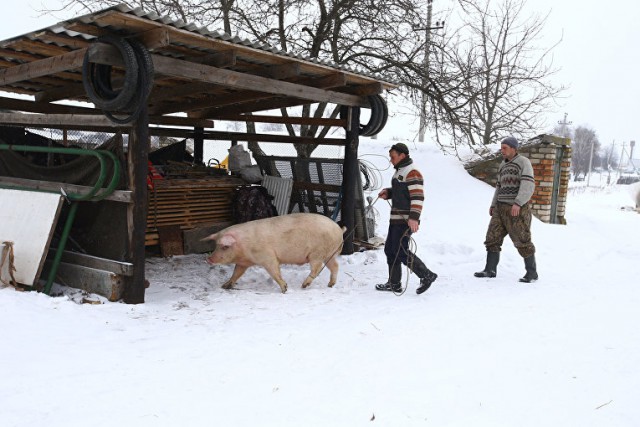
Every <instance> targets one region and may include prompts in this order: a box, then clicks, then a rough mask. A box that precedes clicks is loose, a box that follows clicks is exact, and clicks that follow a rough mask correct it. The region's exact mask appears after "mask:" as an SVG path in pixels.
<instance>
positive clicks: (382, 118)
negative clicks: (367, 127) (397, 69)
mask: <svg viewBox="0 0 640 427" xmlns="http://www.w3.org/2000/svg"><path fill="white" fill-rule="evenodd" d="M370 101H372V102H374V103H375V104H376V107H375V108H377V109H378V120H377V122H376V123H375V124H374V126H373V129H371V131H370V133H369V135H368V136H374V135H377V134H379V133H380V131H381V130H382V129H384V127H385V126H386V124H387V119H388V117H389V109H388V108H387V103H386V102H384V98H382V97H381V96H380V95H372V96H371V97H370Z"/></svg>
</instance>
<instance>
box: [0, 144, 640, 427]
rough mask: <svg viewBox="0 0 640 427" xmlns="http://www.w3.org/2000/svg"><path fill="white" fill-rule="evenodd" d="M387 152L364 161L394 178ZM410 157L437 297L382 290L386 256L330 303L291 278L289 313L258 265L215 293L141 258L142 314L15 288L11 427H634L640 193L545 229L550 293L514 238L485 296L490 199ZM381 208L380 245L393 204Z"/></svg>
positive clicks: (346, 283) (542, 260)
mask: <svg viewBox="0 0 640 427" xmlns="http://www.w3.org/2000/svg"><path fill="white" fill-rule="evenodd" d="M390 145H391V143H390V142H388V141H387V142H385V141H370V140H366V141H364V142H362V143H361V148H360V152H361V153H363V154H367V153H368V154H378V155H380V156H368V157H366V159H367V160H369V161H370V162H373V163H375V164H377V165H378V166H379V167H381V168H385V167H387V166H388V162H387V160H386V156H387V150H388V147H389V146H390ZM410 146H411V145H410ZM412 157H413V158H414V160H415V161H416V163H417V165H418V167H419V168H420V169H421V170H422V172H423V174H424V176H425V185H426V201H425V210H424V213H423V218H422V225H421V228H420V231H419V232H418V233H417V234H415V235H414V238H415V241H416V244H417V248H418V250H417V252H418V254H419V256H420V257H421V258H422V259H423V260H424V261H425V263H426V264H427V266H428V267H429V268H431V269H432V270H434V271H435V272H437V273H438V274H439V275H440V277H439V279H438V280H437V281H436V282H435V283H434V284H433V286H432V287H431V289H429V291H428V292H426V293H425V294H423V295H416V293H415V289H416V287H417V284H418V279H417V278H416V277H415V276H412V277H411V278H410V280H409V282H408V290H407V291H406V293H404V294H403V295H401V296H395V295H393V294H391V293H384V292H377V291H375V290H374V285H375V284H376V283H380V282H383V281H385V280H386V277H387V267H386V262H385V257H384V254H383V252H382V250H378V251H367V252H362V253H356V254H354V255H351V256H342V257H341V258H340V266H341V270H340V274H339V276H338V283H337V284H336V286H335V287H334V288H333V289H329V288H327V287H326V283H327V281H328V278H329V273H328V271H326V270H325V271H323V272H322V273H321V274H320V277H319V278H318V279H316V281H315V282H314V283H313V284H312V285H311V287H309V288H308V289H304V290H303V289H301V288H300V286H299V285H300V283H301V282H302V281H303V279H304V278H305V277H306V275H307V274H308V270H307V266H285V267H284V268H283V276H284V278H285V280H287V282H288V283H289V291H288V292H287V293H286V294H284V295H283V294H281V293H280V290H279V287H278V286H277V284H276V283H275V282H274V281H273V280H272V279H270V278H269V276H268V275H267V273H266V272H265V271H264V270H262V269H260V268H255V267H254V268H252V269H250V270H249V271H248V272H247V273H246V274H245V275H244V276H243V277H242V278H241V280H240V282H239V283H238V285H237V289H235V290H230V291H226V290H222V289H220V285H221V284H222V283H223V282H224V281H225V280H226V279H227V278H228V277H229V276H230V274H231V270H232V267H227V266H215V267H212V266H209V265H207V264H206V262H205V256H204V255H190V256H183V257H174V258H171V259H161V258H154V259H150V260H148V262H147V278H148V279H149V280H150V282H151V286H150V288H149V289H148V290H147V293H146V303H145V304H141V305H126V304H121V303H109V302H106V301H104V299H100V298H98V297H96V296H90V297H89V299H90V300H98V301H101V302H103V304H81V303H80V301H81V300H82V296H81V295H80V294H79V293H78V292H77V291H73V290H70V289H61V291H62V292H63V296H61V297H56V298H51V297H48V296H45V295H42V294H37V293H21V292H15V291H14V290H13V289H11V288H3V289H0V324H2V329H1V331H0V343H1V346H2V351H0V402H1V404H2V409H1V410H0V426H2V427H14V426H49V427H56V426H65V427H70V426H95V427H100V426H109V427H111V426H136V427H141V426H150V427H151V426H279V427H284V426H296V427H298V426H349V427H351V426H437V427H443V426H463V427H469V426H474V427H479V426H490V427H496V426H519V427H523V426H532V427H533V426H535V427H540V426H580V427H588V426H593V427H596V426H597V427H602V426H616V427H624V426H629V427H633V426H638V425H640V405H638V397H637V394H636V393H637V392H638V387H639V386H640V369H639V368H638V363H639V362H640V327H639V325H640V310H639V309H638V307H640V286H638V283H639V280H638V260H639V259H640V214H638V213H636V212H634V211H631V210H623V209H621V208H622V207H626V206H631V205H632V204H633V199H632V197H631V194H630V192H629V189H628V188H627V187H625V186H612V187H606V188H594V189H591V188H588V189H586V190H582V191H573V192H572V194H571V197H570V199H569V201H568V207H567V215H566V218H567V221H568V225H566V226H561V225H548V224H543V223H541V222H540V221H538V220H534V223H533V240H534V243H535V244H536V247H537V254H536V257H537V261H538V269H539V274H540V280H539V281H538V282H536V283H534V284H522V283H518V278H519V277H521V276H522V275H523V274H524V265H523V261H522V259H521V258H520V257H519V255H518V254H517V252H516V251H515V249H514V248H513V245H512V244H511V242H510V241H509V240H508V239H507V241H506V242H505V246H504V250H503V254H502V259H501V263H500V265H499V268H498V277H497V278H495V279H477V278H474V277H473V272H474V271H478V270H481V269H482V268H483V267H484V260H485V249H484V246H483V244H482V242H483V240H484V234H485V231H486V226H487V224H488V221H489V215H488V208H489V202H490V199H491V196H492V188H490V187H489V186H488V185H486V184H484V183H482V182H480V181H477V180H475V179H474V178H472V177H471V176H470V175H468V174H467V173H466V172H465V171H464V169H463V167H462V166H461V164H460V162H459V161H457V160H456V159H455V158H454V157H452V156H444V155H443V154H441V153H440V152H439V151H438V150H437V149H435V148H433V147H431V146H426V145H421V146H419V147H416V146H415V145H413V146H412ZM391 174H392V170H391V169H387V170H385V171H383V172H382V182H383V183H384V184H385V185H387V184H388V183H389V180H390V176H391ZM376 194H377V191H376ZM374 198H375V196H374ZM375 208H376V209H377V210H378V212H379V214H380V224H379V225H378V234H380V235H383V236H384V235H385V234H386V223H387V220H388V215H389V206H388V205H387V203H386V202H385V201H383V200H379V201H378V202H377V203H376V204H375ZM301 238H304V235H303V233H301ZM405 278H406V272H405ZM405 284H406V282H405ZM634 402H635V403H634Z"/></svg>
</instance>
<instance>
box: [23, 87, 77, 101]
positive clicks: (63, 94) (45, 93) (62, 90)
mask: <svg viewBox="0 0 640 427" xmlns="http://www.w3.org/2000/svg"><path fill="white" fill-rule="evenodd" d="M85 95H86V91H85V88H84V86H83V85H82V83H69V84H67V85H64V86H60V87H56V88H54V89H49V90H42V91H40V92H38V93H36V94H35V96H34V99H35V100H36V102H52V101H59V100H61V99H74V98H80V97H82V96H85Z"/></svg>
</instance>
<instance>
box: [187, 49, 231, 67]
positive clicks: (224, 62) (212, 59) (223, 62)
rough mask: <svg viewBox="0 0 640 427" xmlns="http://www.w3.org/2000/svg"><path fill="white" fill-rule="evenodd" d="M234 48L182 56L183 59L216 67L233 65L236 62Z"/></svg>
mask: <svg viewBox="0 0 640 427" xmlns="http://www.w3.org/2000/svg"><path fill="white" fill-rule="evenodd" d="M237 54H238V51H237V50H236V49H229V50H224V51H222V52H216V53H210V54H207V55H203V56H191V57H188V58H184V59H185V61H190V62H196V63H198V64H205V65H211V66H213V67H218V68H229V67H233V66H235V65H236V63H237Z"/></svg>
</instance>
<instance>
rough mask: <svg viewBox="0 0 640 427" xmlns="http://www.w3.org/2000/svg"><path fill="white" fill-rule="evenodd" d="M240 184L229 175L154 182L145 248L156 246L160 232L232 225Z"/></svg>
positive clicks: (150, 198)
mask: <svg viewBox="0 0 640 427" xmlns="http://www.w3.org/2000/svg"><path fill="white" fill-rule="evenodd" d="M243 184H244V181H242V180H241V179H239V178H234V177H231V176H225V177H216V178H208V179H165V180H155V181H154V182H153V189H149V191H148V206H149V212H148V214H147V229H146V236H145V245H146V246H151V245H157V244H159V243H160V236H159V232H160V231H162V230H163V229H171V228H172V229H174V230H175V229H177V228H178V227H179V229H180V230H182V231H184V230H191V229H194V228H204V227H207V226H210V225H215V224H220V223H231V222H233V218H232V214H231V205H232V201H233V195H234V191H235V190H236V188H237V187H238V186H239V185H243Z"/></svg>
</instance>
